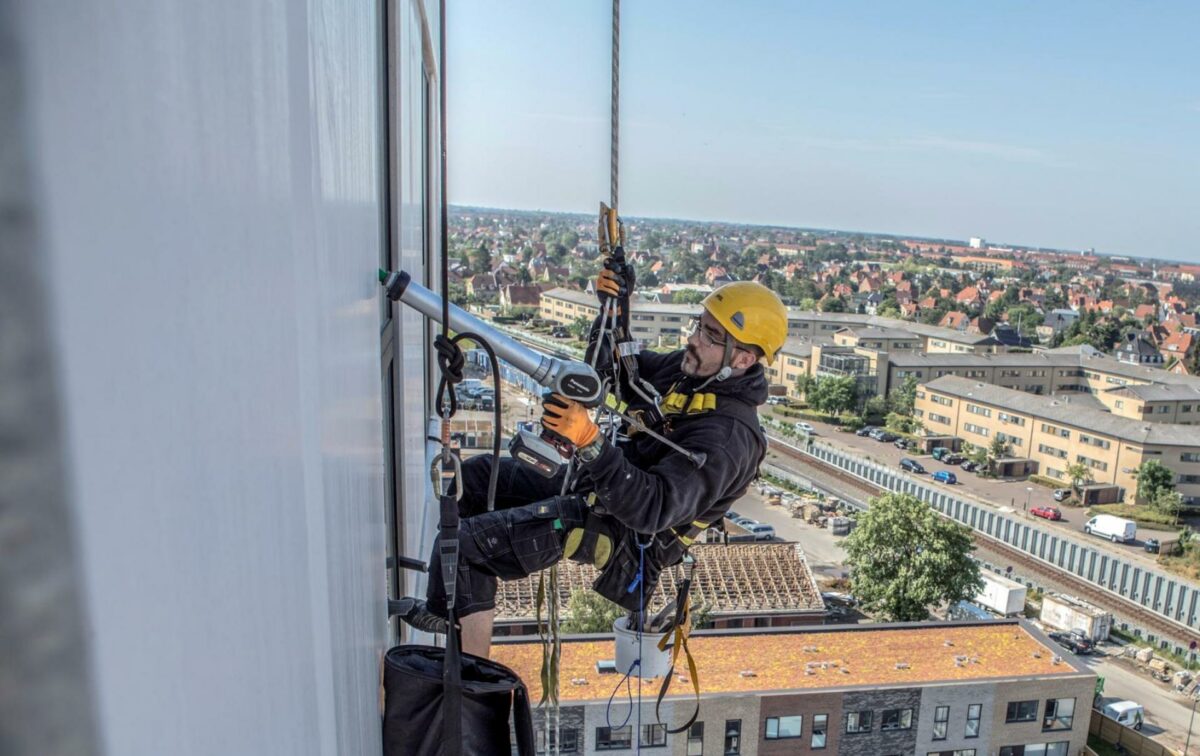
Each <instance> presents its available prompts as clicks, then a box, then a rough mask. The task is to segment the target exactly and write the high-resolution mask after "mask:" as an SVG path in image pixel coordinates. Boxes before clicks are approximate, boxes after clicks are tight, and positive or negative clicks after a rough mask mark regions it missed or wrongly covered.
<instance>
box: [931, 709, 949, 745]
mask: <svg viewBox="0 0 1200 756" xmlns="http://www.w3.org/2000/svg"><path fill="white" fill-rule="evenodd" d="M949 725H950V707H949V706H939V707H937V708H936V709H934V710H933V739H934V740H945V739H946V731H947V730H948V729H949Z"/></svg>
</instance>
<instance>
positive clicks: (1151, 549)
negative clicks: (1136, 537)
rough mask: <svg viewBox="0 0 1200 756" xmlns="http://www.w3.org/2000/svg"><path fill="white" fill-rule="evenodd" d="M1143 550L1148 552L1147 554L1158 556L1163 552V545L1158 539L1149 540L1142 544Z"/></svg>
mask: <svg viewBox="0 0 1200 756" xmlns="http://www.w3.org/2000/svg"><path fill="white" fill-rule="evenodd" d="M1142 548H1143V549H1145V550H1146V553H1147V554H1157V553H1158V552H1159V551H1161V550H1162V544H1161V543H1160V542H1159V540H1158V539H1157V538H1147V539H1146V540H1145V541H1143V542H1142Z"/></svg>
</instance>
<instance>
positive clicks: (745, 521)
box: [731, 515, 758, 530]
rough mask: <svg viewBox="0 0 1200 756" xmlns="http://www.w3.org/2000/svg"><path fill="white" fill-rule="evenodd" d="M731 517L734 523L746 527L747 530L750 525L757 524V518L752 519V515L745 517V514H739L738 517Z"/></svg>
mask: <svg viewBox="0 0 1200 756" xmlns="http://www.w3.org/2000/svg"><path fill="white" fill-rule="evenodd" d="M731 519H733V522H734V524H735V525H740V526H741V527H743V528H746V529H747V530H749V529H750V526H751V525H757V524H758V520H756V519H754V518H753V517H747V516H745V515H739V516H738V517H736V518H731Z"/></svg>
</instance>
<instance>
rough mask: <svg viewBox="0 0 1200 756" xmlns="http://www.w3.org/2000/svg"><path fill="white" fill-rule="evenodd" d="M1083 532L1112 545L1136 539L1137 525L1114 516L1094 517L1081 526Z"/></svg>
mask: <svg viewBox="0 0 1200 756" xmlns="http://www.w3.org/2000/svg"><path fill="white" fill-rule="evenodd" d="M1083 532H1084V533H1088V534H1091V535H1098V536H1100V537H1101V538H1107V539H1108V540H1110V541H1112V542H1113V543H1129V542H1130V541H1133V540H1135V539H1136V538H1137V523H1136V522H1134V521H1133V520H1126V519H1125V518H1123V517H1117V516H1115V515H1106V514H1102V515H1096V516H1095V517H1093V518H1092V519H1090V520H1088V521H1087V524H1086V525H1084V526H1083Z"/></svg>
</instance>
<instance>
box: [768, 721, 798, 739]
mask: <svg viewBox="0 0 1200 756" xmlns="http://www.w3.org/2000/svg"><path fill="white" fill-rule="evenodd" d="M803 723H804V717H800V716H795V717H767V729H766V738H767V740H775V739H777V738H798V737H800V730H801V728H802V727H803Z"/></svg>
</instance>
